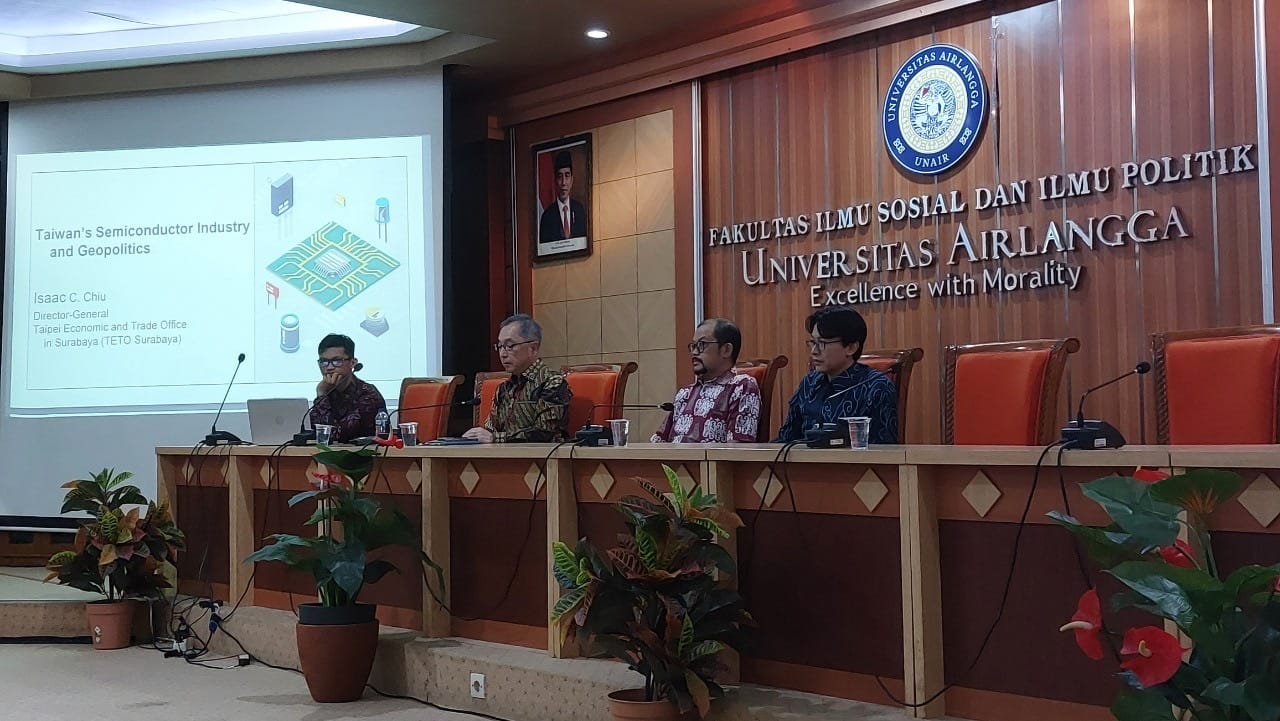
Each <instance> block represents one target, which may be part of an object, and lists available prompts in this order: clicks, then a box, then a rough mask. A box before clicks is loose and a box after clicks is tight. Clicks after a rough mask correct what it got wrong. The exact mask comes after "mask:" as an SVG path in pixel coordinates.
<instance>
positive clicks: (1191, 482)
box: [1150, 468, 1241, 519]
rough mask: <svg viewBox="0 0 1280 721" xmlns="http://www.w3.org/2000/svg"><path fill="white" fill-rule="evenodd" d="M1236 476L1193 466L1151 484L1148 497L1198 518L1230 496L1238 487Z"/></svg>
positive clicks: (1229, 472)
mask: <svg viewBox="0 0 1280 721" xmlns="http://www.w3.org/2000/svg"><path fill="white" fill-rule="evenodd" d="M1240 482H1241V479H1240V476H1239V475H1237V474H1235V473H1232V472H1231V471H1220V470H1216V469H1212V468H1196V469H1192V470H1190V471H1187V472H1185V473H1179V474H1177V475H1175V476H1170V477H1168V478H1166V479H1164V480H1163V481H1157V482H1156V483H1153V484H1151V486H1150V488H1151V497H1152V498H1154V499H1156V500H1157V501H1163V502H1165V503H1172V504H1174V505H1176V506H1178V507H1180V508H1185V509H1186V510H1188V511H1190V512H1191V513H1194V514H1196V515H1197V516H1199V517H1201V518H1202V519H1203V518H1205V517H1207V516H1208V515H1209V514H1210V513H1212V512H1213V510H1214V509H1215V508H1217V507H1218V506H1220V505H1222V504H1223V503H1226V502H1227V501H1229V500H1231V498H1232V497H1233V496H1235V494H1236V491H1238V490H1240Z"/></svg>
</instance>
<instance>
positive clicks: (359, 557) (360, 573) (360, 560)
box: [327, 545, 365, 600]
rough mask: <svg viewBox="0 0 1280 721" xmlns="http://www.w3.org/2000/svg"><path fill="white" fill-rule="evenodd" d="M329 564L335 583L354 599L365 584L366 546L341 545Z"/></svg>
mask: <svg viewBox="0 0 1280 721" xmlns="http://www.w3.org/2000/svg"><path fill="white" fill-rule="evenodd" d="M327 565H328V569H329V575H330V576H331V577H332V578H333V581H334V583H336V584H338V587H339V588H341V589H342V590H343V591H345V592H346V594H347V596H348V597H349V598H350V599H352V600H354V599H355V597H356V594H358V593H359V592H360V587H361V586H363V585H364V567H365V553H364V548H362V547H359V546H356V545H348V546H343V547H340V548H339V549H338V552H337V553H335V554H334V557H333V558H332V559H331V560H330V561H329V562H328V564H327Z"/></svg>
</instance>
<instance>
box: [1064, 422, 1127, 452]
mask: <svg viewBox="0 0 1280 721" xmlns="http://www.w3.org/2000/svg"><path fill="white" fill-rule="evenodd" d="M1125 442H1126V441H1125V439H1124V434H1122V433H1121V432H1120V431H1119V429H1117V428H1116V427H1115V426H1113V425H1111V424H1110V423H1107V422H1106V421H1085V422H1084V425H1083V426H1081V425H1080V423H1079V422H1078V421H1071V422H1070V423H1068V424H1067V426H1066V428H1063V429H1062V443H1063V445H1065V446H1066V447H1067V448H1075V449H1078V450H1082V451H1096V450H1102V449H1103V448H1123V447H1124V444H1125Z"/></svg>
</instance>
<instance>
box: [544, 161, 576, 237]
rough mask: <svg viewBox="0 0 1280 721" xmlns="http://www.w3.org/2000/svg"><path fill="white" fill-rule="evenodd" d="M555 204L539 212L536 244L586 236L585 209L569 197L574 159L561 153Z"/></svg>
mask: <svg viewBox="0 0 1280 721" xmlns="http://www.w3.org/2000/svg"><path fill="white" fill-rule="evenodd" d="M555 185H556V201H555V202H554V203H552V204H551V205H548V206H547V208H546V210H544V211H542V218H541V219H539V221H538V242H539V243H550V242H552V241H555V240H566V239H568V238H585V237H586V235H587V209H586V207H584V206H583V205H582V203H580V202H578V201H577V200H574V199H573V198H571V197H569V192H570V191H571V190H573V156H572V155H570V154H569V151H568V150H561V151H560V152H558V153H556V157H555Z"/></svg>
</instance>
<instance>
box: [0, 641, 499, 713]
mask: <svg viewBox="0 0 1280 721" xmlns="http://www.w3.org/2000/svg"><path fill="white" fill-rule="evenodd" d="M211 665H213V666H225V665H227V662H226V661H221V662H216V663H213V664H211ZM127 679H133V680H135V681H136V680H137V679H145V681H144V682H140V683H138V682H130V681H127ZM69 689H71V690H73V691H69ZM0 698H3V699H5V701H4V707H5V709H4V712H3V714H0V715H2V716H3V717H4V718H10V719H24V720H26V721H53V720H54V719H57V720H59V721H62V720H63V719H97V720H98V721H136V720H137V719H139V718H143V717H145V718H166V719H187V720H189V721H228V720H231V719H253V720H254V721H345V720H346V719H378V721H462V720H463V719H467V718H471V719H474V718H475V717H474V716H472V717H467V716H462V715H460V714H453V713H446V712H443V711H436V710H434V709H430V708H427V707H425V706H421V705H419V704H416V703H414V702H411V701H397V700H392V699H385V698H381V697H378V696H375V695H373V693H372V692H368V693H367V695H366V697H365V698H364V699H363V700H361V701H359V702H356V703H350V704H318V703H315V702H314V701H312V700H311V697H310V696H309V695H308V694H307V685H306V682H305V681H303V679H302V677H301V676H300V675H298V674H294V673H289V672H287V671H276V670H273V669H269V668H266V667H263V666H249V667H247V668H234V669H226V670H215V669H210V668H202V667H199V666H194V665H190V664H186V663H183V662H182V660H181V659H176V658H170V659H166V658H164V657H163V656H161V655H160V654H159V653H158V652H156V651H150V650H145V649H142V648H129V649H124V650H121V651H94V650H93V649H92V648H90V647H89V646H84V645H72V646H4V645H0Z"/></svg>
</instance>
